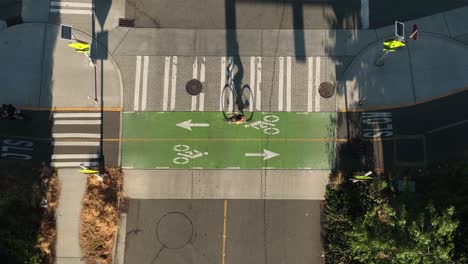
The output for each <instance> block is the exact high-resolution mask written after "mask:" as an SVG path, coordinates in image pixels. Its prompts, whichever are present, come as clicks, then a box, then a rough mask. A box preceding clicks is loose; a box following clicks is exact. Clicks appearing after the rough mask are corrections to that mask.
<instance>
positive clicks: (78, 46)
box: [68, 42, 89, 53]
mask: <svg viewBox="0 0 468 264" xmlns="http://www.w3.org/2000/svg"><path fill="white" fill-rule="evenodd" d="M68 47H70V48H73V49H75V51H76V52H86V53H89V44H86V43H80V42H75V43H70V44H68Z"/></svg>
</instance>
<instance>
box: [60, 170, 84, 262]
mask: <svg viewBox="0 0 468 264" xmlns="http://www.w3.org/2000/svg"><path fill="white" fill-rule="evenodd" d="M58 177H59V181H60V185H61V186H62V188H61V192H60V201H59V205H58V208H57V245H56V254H57V264H74V263H82V261H81V258H82V257H83V255H82V253H81V247H80V240H79V227H80V212H81V199H82V198H83V195H84V192H85V188H86V179H87V177H86V175H84V174H83V173H81V172H79V171H78V170H77V169H60V170H58ZM83 263H84V262H83Z"/></svg>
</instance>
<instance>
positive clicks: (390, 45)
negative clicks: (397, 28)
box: [383, 38, 406, 51]
mask: <svg viewBox="0 0 468 264" xmlns="http://www.w3.org/2000/svg"><path fill="white" fill-rule="evenodd" d="M383 45H384V48H383V50H384V51H395V50H397V49H398V48H401V47H404V46H406V43H405V42H404V41H403V40H400V39H394V38H392V39H387V40H385V41H384V43H383Z"/></svg>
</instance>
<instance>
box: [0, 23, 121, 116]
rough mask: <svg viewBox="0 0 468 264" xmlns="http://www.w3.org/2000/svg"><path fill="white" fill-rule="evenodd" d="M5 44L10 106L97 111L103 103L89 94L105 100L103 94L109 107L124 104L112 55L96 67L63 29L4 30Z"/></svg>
mask: <svg viewBox="0 0 468 264" xmlns="http://www.w3.org/2000/svg"><path fill="white" fill-rule="evenodd" d="M74 35H75V36H76V38H78V39H80V40H83V41H86V42H89V43H91V38H90V36H89V35H87V34H86V33H83V32H79V31H74ZM0 43H2V44H3V45H2V50H1V51H0V59H1V61H2V62H4V63H3V64H2V65H0V67H1V71H0V79H1V80H2V88H0V91H3V92H2V95H3V96H2V101H3V102H4V103H6V102H8V103H11V104H14V105H19V106H21V107H22V108H24V107H32V108H38V107H40V108H53V107H59V108H63V107H68V108H70V107H93V108H95V107H100V105H96V104H95V103H94V101H92V100H89V99H88V96H91V97H93V98H94V97H95V96H97V98H98V99H99V100H101V99H102V94H103V96H104V98H105V99H106V100H105V102H104V107H120V106H121V96H120V94H121V80H120V72H119V70H118V68H117V65H116V64H115V62H114V61H113V59H112V57H107V58H104V59H103V61H102V62H101V60H98V63H97V64H96V68H95V67H92V66H90V65H89V60H88V58H87V57H86V56H85V55H84V54H82V53H76V52H75V51H74V50H73V49H72V48H70V47H68V46H67V45H68V41H66V40H62V39H60V28H59V26H55V25H50V24H42V23H30V24H20V25H17V26H14V27H10V28H7V29H5V30H3V31H0ZM32 46H33V47H34V48H32ZM38 51H39V52H38ZM97 53H98V54H106V53H105V49H104V47H102V46H99V47H98V52H97ZM103 80H105V81H103Z"/></svg>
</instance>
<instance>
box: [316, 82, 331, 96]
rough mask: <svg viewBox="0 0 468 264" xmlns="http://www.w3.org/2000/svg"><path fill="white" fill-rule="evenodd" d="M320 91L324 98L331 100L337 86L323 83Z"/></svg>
mask: <svg viewBox="0 0 468 264" xmlns="http://www.w3.org/2000/svg"><path fill="white" fill-rule="evenodd" d="M318 91H319V94H320V96H322V97H323V98H330V97H332V96H333V95H334V94H335V85H333V84H332V83H330V82H323V83H321V84H320V86H319V89H318Z"/></svg>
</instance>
